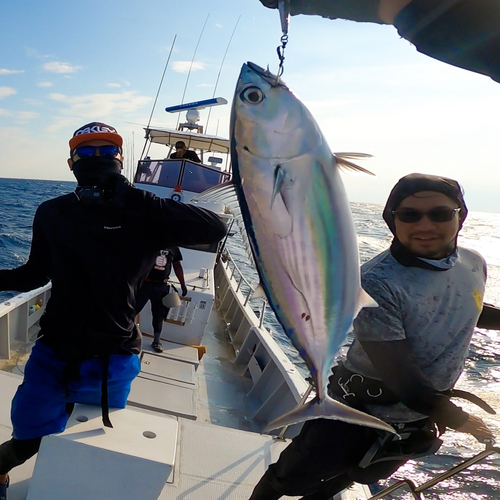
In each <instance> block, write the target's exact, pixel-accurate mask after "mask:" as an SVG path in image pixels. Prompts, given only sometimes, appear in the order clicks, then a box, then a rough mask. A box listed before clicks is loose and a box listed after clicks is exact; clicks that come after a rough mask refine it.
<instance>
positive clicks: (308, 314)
mask: <svg viewBox="0 0 500 500" xmlns="http://www.w3.org/2000/svg"><path fill="white" fill-rule="evenodd" d="M360 156H369V155H361V154H355V153H344V154H341V153H337V154H336V155H333V154H332V152H331V151H330V149H329V147H328V145H327V143H326V141H325V138H324V137H323V134H322V133H321V131H320V130H319V127H318V125H317V124H316V122H315V120H314V118H313V117H312V115H311V113H310V112H309V111H308V110H307V108H306V107H305V106H304V105H303V104H302V102H300V100H299V99H297V98H296V97H295V96H294V95H293V93H292V92H291V91H290V90H289V89H288V88H287V86H286V85H285V84H284V83H283V82H282V81H281V80H279V79H278V78H277V77H276V76H274V75H272V74H271V73H269V71H266V70H263V69H262V68H260V67H258V66H257V65H255V64H253V63H250V62H249V63H247V64H244V65H243V67H242V69H241V73H240V76H239V80H238V83H237V86H236V92H235V96H234V100H233V106H232V111H231V157H232V164H233V181H234V183H235V186H236V193H237V197H238V201H239V206H240V209H241V212H242V215H243V220H244V224H245V228H246V232H247V235H248V238H249V241H250V246H251V249H252V253H253V257H254V261H255V264H256V267H257V270H258V273H259V276H260V278H261V284H262V287H263V289H264V292H265V294H266V295H267V298H268V300H269V303H270V305H271V307H272V309H273V310H274V312H275V314H276V317H277V319H278V321H279V322H280V323H281V325H282V326H283V330H284V332H285V334H286V335H287V336H288V337H289V338H290V339H291V341H292V343H293V345H294V346H295V347H296V349H297V350H298V352H299V354H300V355H301V356H302V358H303V359H304V360H305V362H306V364H307V366H308V368H309V370H310V372H311V375H312V377H313V379H314V385H315V388H316V397H315V398H314V399H313V400H312V401H311V402H309V403H307V404H306V405H303V406H301V407H299V408H297V409H294V410H292V411H291V412H289V413H287V414H285V415H283V416H282V417H280V418H278V419H276V420H275V421H273V422H271V423H270V424H269V425H268V426H267V429H266V430H270V429H273V428H278V427H283V426H285V425H290V424H293V423H297V422H301V421H304V420H310V419H314V418H332V419H338V420H343V421H345V422H349V423H352V424H359V425H364V426H369V427H373V428H377V429H382V430H385V431H389V432H394V430H393V428H392V427H391V426H389V425H388V424H386V423H385V422H383V421H381V420H379V419H377V418H375V417H372V416H371V415H368V414H366V413H363V412H360V411H358V410H355V409H353V408H349V407H348V406H346V405H344V404H341V403H339V402H337V401H335V400H334V399H332V398H330V397H329V396H328V394H327V391H326V386H327V384H328V376H329V374H330V370H331V367H332V364H333V360H334V356H335V354H337V353H338V351H339V349H340V347H341V346H342V344H343V343H344V341H345V339H346V336H347V333H348V331H349V330H350V329H351V328H352V322H353V320H354V318H355V317H356V315H357V313H358V312H359V310H360V309H361V308H362V307H364V306H372V307H376V305H377V304H376V303H375V302H374V301H373V299H372V298H371V297H369V296H368V294H366V292H365V291H364V290H363V289H362V288H361V284H360V269H359V257H358V248H357V240H356V233H355V229H354V224H353V220H352V215H351V211H350V207H349V202H348V199H347V196H346V193H345V190H344V186H343V184H342V181H341V178H340V175H339V167H344V168H347V169H351V170H358V171H360V170H361V171H365V170H364V169H362V168H361V167H358V166H356V165H354V164H353V163H351V162H350V161H349V159H352V158H356V157H360ZM365 172H366V171H365Z"/></svg>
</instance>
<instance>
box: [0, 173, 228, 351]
mask: <svg viewBox="0 0 500 500" xmlns="http://www.w3.org/2000/svg"><path fill="white" fill-rule="evenodd" d="M226 231H227V228H226V225H225V223H224V222H223V221H222V220H221V219H220V218H219V217H218V216H217V215H215V214H213V213H212V212H210V211H208V210H204V209H201V208H197V207H194V206H191V205H185V204H182V203H177V202H175V201H172V200H169V199H160V198H157V197H156V196H154V195H153V194H151V193H148V192H146V191H142V190H139V189H135V188H133V187H132V186H131V185H130V184H129V183H128V181H126V179H125V178H124V177H120V179H119V180H118V183H117V188H116V192H115V195H114V196H113V198H112V200H110V201H108V202H97V203H93V202H90V203H84V202H81V201H79V199H78V197H77V196H76V195H75V193H70V194H67V195H64V196H61V197H58V198H55V199H52V200H49V201H46V202H44V203H42V204H41V205H40V206H39V207H38V209H37V211H36V214H35V219H34V222H33V238H32V244H31V251H30V255H29V259H28V261H27V262H26V264H24V265H22V266H20V267H18V268H16V269H11V270H2V271H0V290H17V291H21V292H23V291H28V290H32V289H33V288H37V287H39V286H42V285H45V284H46V283H48V281H49V280H52V290H51V297H50V299H49V302H48V304H47V308H46V311H45V314H44V316H43V317H42V319H41V321H40V326H41V335H43V336H42V338H41V341H42V342H44V343H45V344H47V345H48V346H50V347H51V348H52V349H53V350H54V351H55V352H56V353H57V354H58V355H59V356H60V357H61V358H63V359H67V360H75V359H83V358H87V357H90V356H94V355H99V354H111V353H130V352H132V353H139V352H140V346H141V338H140V333H139V331H138V329H137V327H136V326H135V321H134V318H135V296H136V291H137V289H138V288H139V286H140V285H141V283H142V281H143V279H144V277H145V276H146V275H147V273H148V272H149V270H150V269H151V267H152V265H153V263H154V259H155V257H156V255H157V254H158V252H159V251H160V250H161V249H163V248H166V247H171V246H183V245H194V244H203V243H215V242H217V241H219V240H221V239H222V238H223V237H224V235H225V234H226Z"/></svg>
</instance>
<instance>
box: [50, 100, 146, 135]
mask: <svg viewBox="0 0 500 500" xmlns="http://www.w3.org/2000/svg"><path fill="white" fill-rule="evenodd" d="M49 97H50V99H52V100H53V101H56V102H59V103H61V104H63V105H65V106H66V107H65V108H64V109H62V110H61V115H63V116H61V117H60V119H58V120H57V121H56V123H55V124H54V125H53V126H52V127H51V129H53V130H56V129H59V128H60V127H65V126H67V124H68V123H72V124H74V121H75V119H78V118H82V119H88V120H89V121H90V120H104V119H108V118H110V117H111V118H113V117H115V116H116V115H117V114H120V113H131V112H134V111H136V110H138V109H141V108H143V107H144V106H146V105H147V104H148V103H149V102H150V101H151V100H152V98H151V97H146V96H141V95H137V93H136V92H135V91H123V92H121V93H117V94H111V93H107V94H88V95H82V96H67V95H65V94H59V93H54V94H51V95H50V96H49Z"/></svg>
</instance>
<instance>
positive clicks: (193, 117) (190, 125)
mask: <svg viewBox="0 0 500 500" xmlns="http://www.w3.org/2000/svg"><path fill="white" fill-rule="evenodd" d="M223 104H227V100H226V99H224V98H223V97H213V98H212V99H205V100H204V101H195V102H190V103H187V104H178V105H176V106H170V107H168V108H165V111H166V112H167V113H179V112H181V111H187V113H186V123H181V125H180V126H181V129H182V128H187V129H189V130H193V129H196V130H198V131H200V129H201V128H202V127H201V126H200V125H196V122H198V121H200V113H199V110H200V109H205V108H211V107H213V106H221V105H223ZM177 123H179V121H177ZM181 129H179V130H181Z"/></svg>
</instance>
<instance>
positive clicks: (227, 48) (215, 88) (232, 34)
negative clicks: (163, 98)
mask: <svg viewBox="0 0 500 500" xmlns="http://www.w3.org/2000/svg"><path fill="white" fill-rule="evenodd" d="M240 19H241V16H240V17H238V20H237V21H236V24H235V25H234V29H233V32H232V33H231V37H230V38H229V42H228V43H227V47H226V52H224V57H223V58H222V62H221V63H220V68H219V74H218V75H217V79H216V80H215V87H214V93H213V95H212V97H215V93H216V92H217V85H219V78H220V74H221V71H222V66H224V61H225V60H226V55H227V51H228V50H229V46H230V45H231V41H232V40H233V36H234V33H235V31H236V28H237V27H238V23H239V22H240ZM211 114H212V110H210V111H209V112H208V118H207V124H206V125H205V132H207V131H208V124H209V123H210V115H211ZM217 128H218V124H217ZM215 135H217V132H216V133H215Z"/></svg>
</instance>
